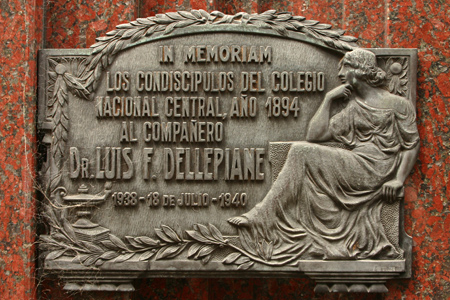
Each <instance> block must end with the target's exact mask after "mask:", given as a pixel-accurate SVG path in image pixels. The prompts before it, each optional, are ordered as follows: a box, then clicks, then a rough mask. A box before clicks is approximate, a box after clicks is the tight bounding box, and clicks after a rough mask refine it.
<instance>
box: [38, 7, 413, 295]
mask: <svg viewBox="0 0 450 300" xmlns="http://www.w3.org/2000/svg"><path fill="white" fill-rule="evenodd" d="M355 42H356V38H353V37H350V36H345V35H344V32H343V31H341V30H334V29H331V26H329V25H326V24H321V23H319V22H316V21H311V20H306V19H305V18H303V17H299V16H293V15H291V14H290V13H277V12H275V11H267V12H265V13H262V14H252V15H249V14H246V13H239V14H236V15H233V16H231V15H224V14H222V13H220V12H213V13H208V12H205V11H202V10H198V11H197V10H192V11H190V12H176V13H167V14H162V15H157V16H156V17H149V18H145V19H138V20H137V21H134V22H131V23H129V24H122V25H119V26H117V29H116V30H114V31H112V32H109V33H108V34H107V35H106V36H105V37H102V38H99V39H98V40H97V43H96V44H95V45H93V46H92V47H91V49H88V50H43V51H41V53H40V68H39V74H40V87H41V89H40V95H39V104H40V105H39V124H38V126H39V128H40V130H41V131H42V132H43V133H44V135H43V139H42V144H43V145H46V146H47V147H46V148H47V152H46V154H47V155H46V160H45V162H43V163H42V167H41V170H40V182H41V189H42V191H43V194H44V196H45V197H44V198H45V199H44V200H43V207H44V211H43V214H44V215H45V217H46V221H47V224H48V225H49V226H48V228H49V230H48V232H47V233H46V234H42V235H41V236H40V241H41V243H40V245H41V249H42V252H43V256H42V257H43V259H42V264H41V266H42V269H43V271H44V273H45V274H49V275H52V274H53V275H54V274H56V275H58V276H59V277H61V278H63V279H64V280H65V281H66V282H67V284H66V286H65V289H67V290H120V291H129V290H133V287H132V285H131V282H132V280H134V279H135V278H139V277H160V276H222V277H229V276H239V277H254V276H259V277H260V276H304V275H305V274H306V275H308V276H311V277H312V278H314V279H316V281H317V283H318V284H317V286H316V291H318V292H330V291H339V292H360V291H365V292H385V291H387V289H386V287H385V286H384V285H383V282H384V281H386V280H387V279H389V278H395V277H402V278H405V277H406V278H407V277H409V276H410V264H411V239H410V238H409V237H408V236H407V235H406V234H405V233H404V231H403V218H402V211H403V207H402V198H403V184H404V181H405V179H406V177H407V175H408V174H409V172H410V171H411V169H412V166H413V165H414V161H415V158H416V155H417V151H418V147H419V146H418V133H417V128H416V123H415V80H416V77H415V76H416V75H415V73H416V61H417V58H416V51H415V50H410V49H371V50H364V49H359V48H358V47H357V45H356V44H355Z"/></svg>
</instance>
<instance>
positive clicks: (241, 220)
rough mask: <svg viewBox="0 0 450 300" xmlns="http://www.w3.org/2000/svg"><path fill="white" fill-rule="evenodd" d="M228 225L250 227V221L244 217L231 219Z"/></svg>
mask: <svg viewBox="0 0 450 300" xmlns="http://www.w3.org/2000/svg"><path fill="white" fill-rule="evenodd" d="M228 223H230V224H232V225H236V226H250V221H249V220H248V219H247V218H246V217H244V216H240V217H233V218H229V219H228Z"/></svg>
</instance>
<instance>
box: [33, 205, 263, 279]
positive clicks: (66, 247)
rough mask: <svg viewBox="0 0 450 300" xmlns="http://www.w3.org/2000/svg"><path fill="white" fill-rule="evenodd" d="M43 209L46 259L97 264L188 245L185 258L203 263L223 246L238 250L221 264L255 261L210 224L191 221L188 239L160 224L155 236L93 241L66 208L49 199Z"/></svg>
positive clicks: (166, 253) (169, 252)
mask: <svg viewBox="0 0 450 300" xmlns="http://www.w3.org/2000/svg"><path fill="white" fill-rule="evenodd" d="M44 209H45V212H44V216H45V217H46V219H47V222H48V224H49V225H50V227H51V228H52V232H51V234H50V235H41V236H40V245H41V249H42V250H44V251H47V252H48V254H47V255H46V259H48V260H55V259H58V258H60V257H61V256H67V257H71V258H72V259H73V260H78V261H79V262H80V263H82V264H83V265H85V266H95V267H100V266H101V265H103V264H104V263H105V262H108V261H109V262H115V263H121V262H125V261H128V260H131V259H133V258H134V260H137V261H149V260H150V259H152V258H154V259H155V260H163V259H171V258H174V257H176V256H178V255H179V254H180V253H182V252H183V251H184V250H185V248H186V247H187V246H188V245H190V247H189V249H188V258H190V259H194V260H200V261H201V262H202V263H203V264H206V263H208V262H209V260H210V259H211V257H212V254H213V252H214V251H215V250H217V249H219V248H223V247H232V248H233V249H234V250H237V251H238V252H233V253H231V254H229V255H228V256H227V257H226V258H225V259H224V260H223V263H224V264H228V265H236V266H237V268H238V269H239V270H246V269H248V268H250V267H251V266H253V264H254V261H253V260H252V258H251V257H249V256H248V255H247V254H246V253H245V251H244V250H242V249H240V248H239V247H238V246H235V245H231V244H230V243H229V241H228V239H226V238H225V237H224V236H223V235H222V233H221V232H220V231H219V230H218V229H217V227H215V226H214V225H212V224H209V225H208V226H205V225H202V224H196V225H194V226H193V227H194V229H193V230H187V231H186V234H187V235H188V236H189V237H191V239H185V238H183V237H182V235H181V234H179V233H177V232H176V231H175V230H174V229H172V228H171V227H169V226H166V225H161V227H160V228H154V232H155V235H156V239H155V238H151V237H148V236H137V237H133V236H126V237H125V239H126V242H124V241H123V240H121V239H120V238H118V237H117V236H115V235H113V234H109V235H108V239H106V240H102V241H101V242H100V243H93V242H91V241H86V240H83V239H80V238H79V237H77V235H76V232H75V229H74V227H73V226H72V224H71V223H70V222H69V220H68V219H67V218H66V209H67V208H65V207H63V206H56V205H55V204H50V203H48V204H46V205H45V207H44ZM239 251H240V252H239ZM256 259H257V260H258V258H256Z"/></svg>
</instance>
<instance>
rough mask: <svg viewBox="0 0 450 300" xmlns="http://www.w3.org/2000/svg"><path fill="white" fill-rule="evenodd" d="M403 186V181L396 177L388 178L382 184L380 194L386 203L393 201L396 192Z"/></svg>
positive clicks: (395, 197)
mask: <svg viewBox="0 0 450 300" xmlns="http://www.w3.org/2000/svg"><path fill="white" fill-rule="evenodd" d="M402 187H403V182H401V181H400V180H397V179H393V180H389V181H388V182H386V183H385V184H383V186H382V190H381V195H382V197H383V199H384V200H386V201H387V202H388V203H394V202H395V200H396V199H397V194H398V192H399V191H400V189H401V188H402Z"/></svg>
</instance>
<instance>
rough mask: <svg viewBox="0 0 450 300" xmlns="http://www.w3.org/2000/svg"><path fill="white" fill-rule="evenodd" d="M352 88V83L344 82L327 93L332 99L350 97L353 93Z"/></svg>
mask: <svg viewBox="0 0 450 300" xmlns="http://www.w3.org/2000/svg"><path fill="white" fill-rule="evenodd" d="M352 90H353V87H352V86H351V85H350V84H348V83H346V84H342V85H340V86H338V87H335V88H334V89H332V90H331V91H329V92H328V93H327V97H330V100H336V99H338V98H348V97H350V95H351V94H352Z"/></svg>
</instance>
